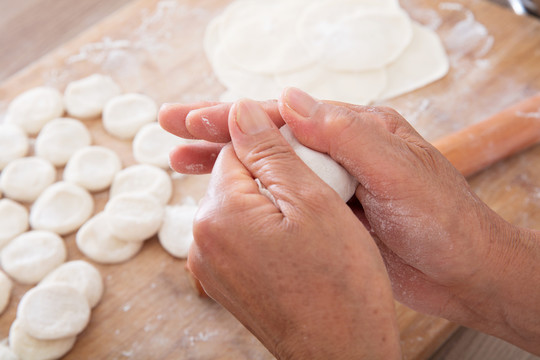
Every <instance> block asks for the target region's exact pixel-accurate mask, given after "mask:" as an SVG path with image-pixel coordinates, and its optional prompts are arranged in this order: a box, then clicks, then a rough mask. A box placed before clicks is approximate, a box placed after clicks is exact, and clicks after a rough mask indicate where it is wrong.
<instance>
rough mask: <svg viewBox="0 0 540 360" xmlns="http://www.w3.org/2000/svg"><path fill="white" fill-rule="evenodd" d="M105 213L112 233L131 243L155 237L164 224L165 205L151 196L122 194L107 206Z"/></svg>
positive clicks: (112, 199) (111, 200)
mask: <svg viewBox="0 0 540 360" xmlns="http://www.w3.org/2000/svg"><path fill="white" fill-rule="evenodd" d="M104 213H105V215H106V219H107V223H108V224H109V229H110V231H111V233H112V234H113V235H114V236H116V237H117V238H119V239H121V240H124V241H129V242H141V241H144V240H147V239H149V238H151V237H152V236H154V235H155V234H156V233H157V232H158V230H159V228H160V227H161V224H162V222H163V217H164V216H165V209H164V206H163V204H161V203H160V202H159V200H158V199H156V198H155V197H154V196H152V195H150V194H134V193H132V194H121V195H118V196H115V197H113V198H111V199H110V200H109V202H107V205H105V210H104Z"/></svg>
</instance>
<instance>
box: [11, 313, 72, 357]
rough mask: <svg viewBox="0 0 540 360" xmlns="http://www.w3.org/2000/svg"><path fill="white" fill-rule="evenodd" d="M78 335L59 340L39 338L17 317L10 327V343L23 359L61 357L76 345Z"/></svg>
mask: <svg viewBox="0 0 540 360" xmlns="http://www.w3.org/2000/svg"><path fill="white" fill-rule="evenodd" d="M76 340H77V337H76V336H70V337H67V338H63V339H57V340H39V339H36V338H34V337H32V336H30V335H28V333H27V332H26V331H25V330H24V329H23V328H22V326H21V321H20V320H19V319H15V321H14V322H13V324H11V328H10V329H9V345H10V347H11V349H12V350H13V352H14V353H15V354H16V355H17V356H18V357H19V358H20V359H21V360H49V359H59V358H61V357H62V356H64V355H65V354H67V353H68V352H69V351H70V350H71V349H72V348H73V345H75V341H76Z"/></svg>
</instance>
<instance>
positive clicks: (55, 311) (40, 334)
mask: <svg viewBox="0 0 540 360" xmlns="http://www.w3.org/2000/svg"><path fill="white" fill-rule="evenodd" d="M17 319H19V321H20V322H21V327H22V328H23V330H24V331H26V332H27V333H28V335H30V336H32V337H34V338H36V339H40V340H55V339H62V338H66V337H71V336H75V335H77V334H79V333H80V332H81V331H83V330H84V328H85V327H86V325H88V321H89V320H90V305H88V301H87V300H86V297H85V296H84V295H83V294H81V293H80V292H79V291H78V290H77V289H75V288H74V287H72V286H70V285H66V284H52V283H51V284H46V285H42V286H37V287H34V288H32V289H30V290H29V291H28V292H27V293H26V294H24V296H23V297H22V298H21V301H20V302H19V306H18V307H17Z"/></svg>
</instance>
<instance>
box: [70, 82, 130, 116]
mask: <svg viewBox="0 0 540 360" xmlns="http://www.w3.org/2000/svg"><path fill="white" fill-rule="evenodd" d="M118 95H120V87H119V86H118V85H117V84H116V83H115V82H114V81H113V79H111V78H110V77H108V76H105V75H101V74H94V75H90V76H88V77H85V78H83V79H80V80H76V81H72V82H70V83H69V84H68V86H67V87H66V91H65V93H64V101H65V104H66V109H67V112H68V114H70V115H71V116H74V117H76V118H81V119H89V118H95V117H97V116H99V115H100V114H101V112H102V111H103V108H104V107H105V104H106V103H107V102H108V101H109V100H110V99H112V98H113V97H115V96H118Z"/></svg>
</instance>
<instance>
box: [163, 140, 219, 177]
mask: <svg viewBox="0 0 540 360" xmlns="http://www.w3.org/2000/svg"><path fill="white" fill-rule="evenodd" d="M224 146H225V144H214V143H209V142H197V143H195V144H182V145H179V146H177V147H175V148H174V149H173V150H172V151H171V152H170V154H169V164H170V166H171V168H172V169H173V170H174V171H176V172H179V173H182V174H191V175H200V174H209V173H210V172H212V168H213V167H214V163H215V162H216V159H217V157H218V155H219V152H220V151H221V149H223V147H224Z"/></svg>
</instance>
